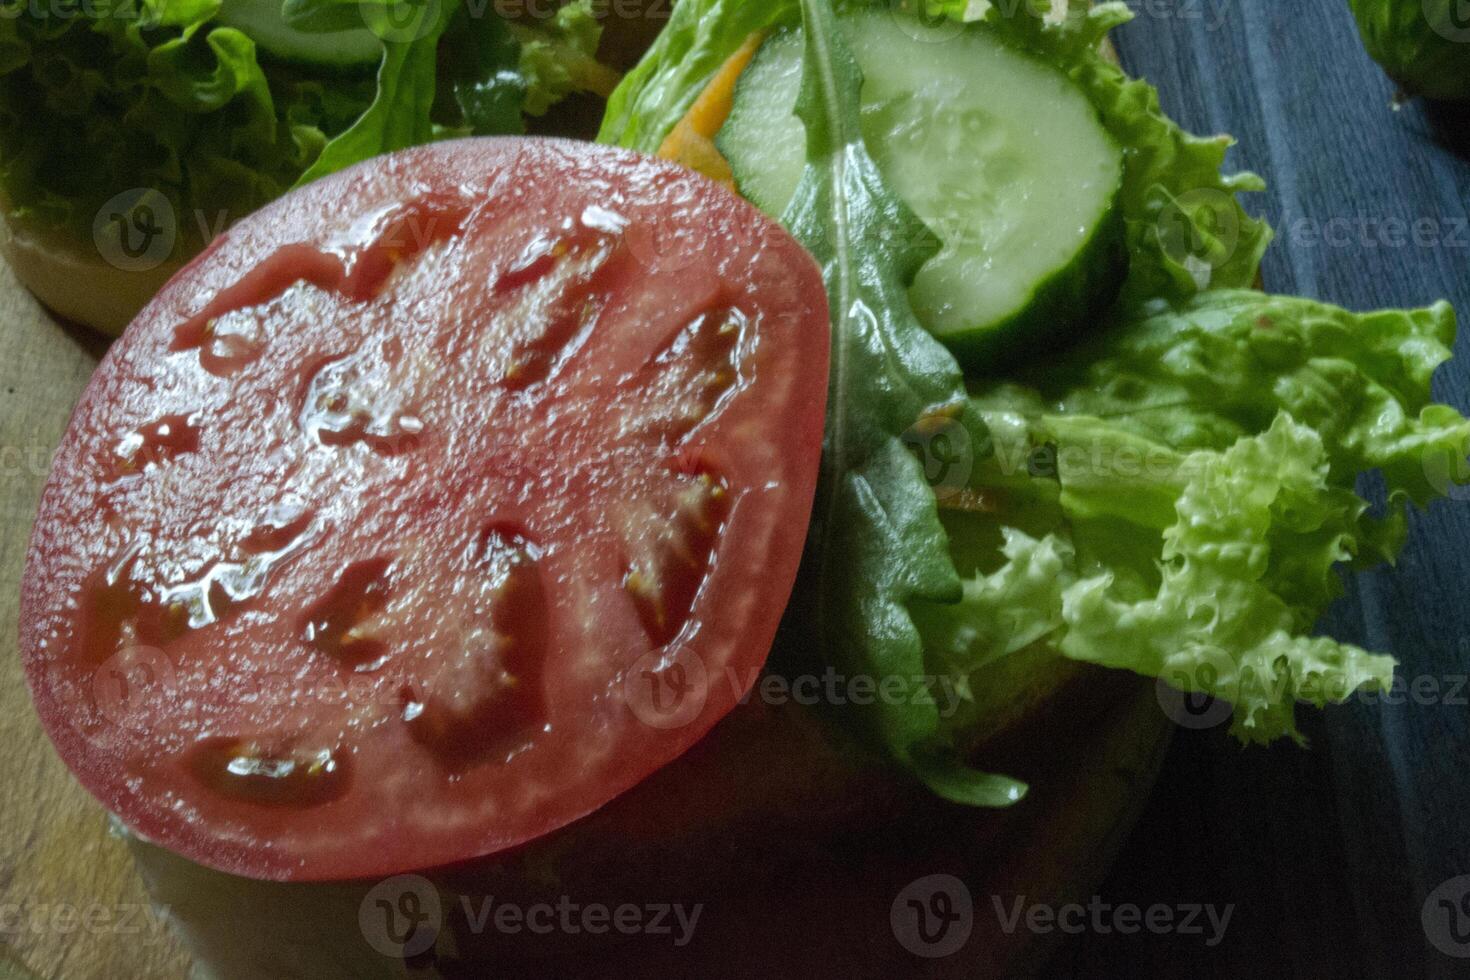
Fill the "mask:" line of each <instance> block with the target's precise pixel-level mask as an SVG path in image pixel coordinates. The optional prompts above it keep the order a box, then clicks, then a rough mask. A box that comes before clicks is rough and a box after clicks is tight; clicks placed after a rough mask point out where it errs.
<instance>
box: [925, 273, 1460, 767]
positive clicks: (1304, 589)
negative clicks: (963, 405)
mask: <svg viewBox="0 0 1470 980" xmlns="http://www.w3.org/2000/svg"><path fill="white" fill-rule="evenodd" d="M1453 333H1454V318H1453V314H1452V312H1451V311H1450V310H1449V308H1448V307H1447V306H1446V305H1444V304H1440V305H1438V306H1435V307H1432V308H1430V309H1426V310H1417V311H1404V312H1398V311H1384V312H1378V313H1369V314H1361V315H1358V314H1352V313H1348V312H1346V311H1343V310H1340V309H1337V308H1334V307H1331V306H1327V305H1324V304H1320V303H1315V302H1312V301H1309V300H1304V299H1294V298H1287V297H1272V296H1266V295H1263V294H1260V293H1256V292H1250V291H1244V290H1235V291H1223V292H1217V293H1206V294H1203V295H1201V296H1199V297H1197V298H1195V299H1194V300H1192V301H1190V302H1187V303H1185V304H1182V305H1180V306H1178V307H1170V306H1169V305H1168V304H1163V303H1157V304H1153V305H1151V306H1150V307H1148V308H1146V309H1145V310H1143V311H1141V312H1140V313H1138V314H1136V315H1134V316H1131V317H1128V318H1126V319H1124V320H1122V321H1121V322H1119V323H1117V324H1115V325H1113V326H1112V327H1111V328H1110V329H1109V330H1107V331H1106V332H1104V333H1103V334H1102V335H1100V336H1098V337H1097V338H1095V339H1094V340H1092V341H1091V342H1089V343H1088V344H1087V345H1085V346H1083V347H1080V348H1077V349H1074V350H1072V351H1070V352H1068V353H1066V354H1065V355H1063V356H1062V357H1061V358H1059V359H1058V360H1057V361H1055V362H1052V363H1050V364H1048V365H1045V366H1037V367H1036V368H1034V369H1033V370H1031V371H1030V372H1022V373H1020V374H1018V375H1016V376H1015V377H1013V378H1010V379H1007V380H1006V381H1004V382H1002V381H996V382H992V383H989V384H987V385H985V386H982V387H981V388H980V389H979V390H978V391H977V393H976V402H975V405H976V408H977V410H978V411H980V413H981V414H982V415H983V416H984V417H985V418H986V420H987V422H988V423H989V424H990V431H991V433H992V435H993V439H994V447H995V451H994V453H993V454H992V455H991V456H990V457H989V458H987V459H985V460H983V461H981V462H980V463H979V465H977V467H976V470H975V473H974V476H973V478H972V480H971V483H970V486H969V490H970V491H971V494H972V497H971V498H970V499H979V500H981V501H983V502H984V506H983V507H981V508H977V509H974V510H972V511H970V512H964V513H962V512H957V511H956V512H951V513H948V514H946V515H945V519H946V523H947V525H948V526H949V527H950V530H951V531H952V538H953V540H955V541H956V545H955V546H954V547H955V548H956V549H960V548H962V547H968V548H969V549H970V553H969V554H966V555H964V556H963V559H962V560H963V561H965V563H966V564H967V565H969V566H970V567H972V568H973V569H974V571H973V574H972V576H971V578H970V580H969V581H967V582H966V584H965V588H964V591H965V596H964V599H963V600H962V601H961V602H960V603H959V604H958V605H948V606H946V605H942V604H934V603H930V604H926V605H924V606H922V608H920V609H918V610H917V611H916V618H917V621H918V622H919V624H920V627H921V631H922V633H923V635H924V639H925V645H926V649H927V650H928V652H929V656H930V658H931V662H932V663H934V664H936V665H938V666H939V667H940V668H941V669H943V670H946V671H947V672H950V673H951V674H952V675H953V676H955V677H957V678H959V679H961V680H963V682H964V686H962V687H961V689H980V688H983V687H984V686H985V685H986V684H987V683H988V682H989V681H988V677H989V672H991V671H993V670H994V667H995V665H996V664H997V663H998V662H1000V661H1001V660H1002V659H1003V658H1006V657H1010V656H1014V655H1015V654H1017V653H1018V652H1019V651H1020V650H1022V649H1028V650H1033V651H1034V650H1037V649H1042V650H1046V651H1050V652H1051V653H1053V654H1059V655H1062V656H1066V657H1068V658H1071V659H1074V660H1079V661H1085V662H1090V663H1097V664H1103V665H1105V666H1109V667H1116V668H1123V669H1128V670H1132V671H1135V672H1137V673H1140V674H1145V675H1149V676H1156V677H1162V678H1164V679H1165V680H1167V681H1169V682H1170V683H1171V684H1173V685H1174V686H1176V687H1179V688H1181V689H1185V690H1189V691H1193V692H1197V693H1206V694H1212V695H1216V696H1219V697H1221V698H1223V699H1224V700H1227V701H1229V702H1231V703H1232V704H1233V705H1234V708H1235V711H1234V715H1233V730H1234V731H1235V733H1236V735H1238V736H1239V737H1240V738H1241V739H1243V740H1246V741H1251V742H1267V741H1271V740H1273V739H1276V738H1280V737H1284V736H1285V737H1292V738H1299V737H1300V736H1299V733H1298V731H1297V728H1296V725H1295V719H1294V712H1293V707H1294V705H1295V703H1296V702H1297V701H1304V702H1307V703H1311V704H1315V705H1318V706H1322V705H1326V704H1329V703H1334V702H1340V701H1342V700H1345V699H1346V698H1347V697H1349V696H1350V695H1351V694H1352V693H1353V692H1354V691H1356V690H1358V689H1359V688H1362V687H1368V688H1374V687H1386V686H1387V685H1388V684H1389V683H1390V681H1391V679H1392V671H1393V662H1392V660H1391V659H1389V658H1387V657H1382V656H1376V655H1373V654H1370V653H1368V652H1366V651H1363V650H1361V649H1359V648H1357V647H1354V646H1351V645H1349V644H1342V643H1338V642H1336V641H1334V640H1331V639H1328V638H1324V637H1313V636H1310V635H1309V631H1310V630H1311V629H1312V627H1313V625H1314V623H1315V622H1316V621H1317V620H1318V619H1319V618H1320V616H1321V614H1322V613H1323V612H1324V611H1325V609H1326V607H1327V605H1328V604H1329V603H1330V602H1331V601H1332V600H1333V599H1334V598H1336V597H1337V596H1338V595H1339V594H1340V593H1341V591H1342V582H1341V579H1340V577H1339V571H1338V570H1339V567H1340V566H1342V565H1343V564H1345V563H1354V564H1357V565H1359V566H1365V565H1371V564H1376V563H1379V562H1383V561H1392V560H1393V558H1394V556H1395V555H1396V554H1397V552H1398V550H1399V548H1400V547H1401V545H1402V542H1403V533H1404V519H1405V515H1404V511H1405V509H1406V504H1407V503H1408V502H1409V501H1413V502H1416V503H1419V504H1423V503H1426V502H1427V501H1428V500H1429V499H1430V498H1432V497H1433V496H1434V495H1436V494H1442V493H1444V492H1446V491H1447V490H1448V489H1449V479H1448V477H1449V474H1451V473H1453V472H1459V471H1460V468H1459V467H1458V466H1455V467H1452V466H1451V465H1450V462H1451V461H1455V462H1456V463H1458V462H1459V461H1463V460H1464V458H1465V456H1466V453H1467V452H1470V422H1467V421H1466V420H1465V419H1464V418H1462V417H1461V416H1460V415H1459V414H1458V413H1457V412H1455V411H1454V410H1453V409H1451V408H1448V407H1446V406H1443V405H1436V404H1433V402H1432V399H1431V395H1430V378H1431V376H1432V374H1433V372H1434V370H1435V368H1436V367H1437V366H1438V365H1439V364H1441V363H1442V362H1443V361H1445V360H1446V359H1447V358H1448V356H1449V344H1450V342H1451V341H1452V339H1453ZM1369 469H1376V470H1380V471H1381V472H1382V473H1383V475H1384V480H1385V482H1386V484H1387V488H1388V500H1389V506H1388V508H1387V510H1386V511H1385V512H1384V513H1383V514H1381V515H1375V514H1373V513H1372V512H1370V509H1369V507H1368V504H1367V502H1366V501H1364V500H1362V499H1361V498H1359V496H1358V495H1357V494H1356V492H1355V491H1354V482H1355V480H1356V478H1357V476H1358V475H1359V473H1360V472H1362V471H1365V470H1369ZM977 542H984V543H986V544H985V545H984V546H981V547H977ZM957 553H958V552H957ZM981 721H982V719H980V718H978V717H977V716H976V713H975V712H974V711H969V712H966V711H963V710H962V711H961V712H959V713H958V714H957V715H956V716H955V718H954V719H953V724H954V726H955V731H954V732H953V733H952V738H954V739H956V740H958V741H963V740H964V737H965V730H966V729H967V728H969V727H973V726H975V725H977V724H980V723H981Z"/></svg>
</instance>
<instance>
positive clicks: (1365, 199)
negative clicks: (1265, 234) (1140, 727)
mask: <svg viewBox="0 0 1470 980" xmlns="http://www.w3.org/2000/svg"><path fill="white" fill-rule="evenodd" d="M1130 6H1131V7H1133V9H1134V10H1135V12H1136V13H1137V18H1136V20H1135V21H1134V22H1133V23H1132V24H1130V25H1129V26H1127V27H1125V28H1124V29H1123V30H1122V31H1121V32H1120V35H1119V38H1118V47H1119V49H1120V52H1121V54H1122V59H1123V63H1124V64H1125V65H1126V66H1127V68H1128V69H1129V71H1130V72H1132V73H1133V74H1135V75H1140V76H1143V77H1146V78H1148V79H1149V80H1150V81H1152V82H1154V83H1155V84H1156V85H1157V86H1158V87H1159V88H1160V90H1161V92H1162V98H1163V105H1164V108H1165V109H1166V111H1168V112H1169V113H1171V114H1172V115H1173V116H1174V117H1175V118H1177V119H1180V120H1181V121H1182V122H1183V123H1184V124H1185V125H1187V126H1189V127H1191V128H1193V129H1195V130H1197V131H1201V132H1228V133H1232V134H1234V135H1235V136H1236V137H1237V138H1238V139H1239V141H1240V142H1239V145H1238V146H1237V147H1236V148H1235V150H1234V151H1233V154H1232V162H1233V164H1234V165H1236V166H1237V167H1240V168H1246V169H1250V170H1254V171H1256V172H1257V173H1260V174H1261V175H1262V176H1264V177H1265V178H1266V179H1267V181H1268V183H1269V184H1270V188H1269V190H1268V192H1267V193H1266V194H1263V195H1253V196H1252V197H1253V199H1252V200H1251V201H1250V202H1249V204H1248V207H1249V209H1250V210H1251V211H1253V212H1254V213H1259V214H1263V215H1265V216H1266V217H1267V218H1268V219H1269V220H1270V221H1271V223H1272V224H1273V225H1275V226H1276V229H1277V235H1278V237H1277V241H1276V243H1275V245H1273V247H1272V249H1271V251H1270V253H1269V254H1268V256H1267V259H1266V264H1265V269H1264V280H1265V286H1266V288H1267V289H1268V290H1270V291H1272V292H1282V293H1296V294H1300V295H1304V296H1311V297H1314V298H1318V299H1323V300H1328V301H1331V302H1334V303H1337V304H1340V305H1342V306H1346V307H1349V308H1351V309H1358V310H1366V309H1372V308H1376V307H1382V306H1413V305H1420V304H1426V303H1429V302H1431V301H1433V300H1436V299H1439V298H1441V297H1445V298H1448V299H1450V300H1451V301H1452V302H1454V303H1455V305H1456V307H1457V308H1458V309H1459V310H1460V311H1461V313H1462V318H1463V320H1464V323H1463V324H1462V335H1461V337H1460V339H1459V343H1458V344H1457V345H1456V350H1457V360H1456V361H1455V362H1454V363H1453V364H1452V365H1450V366H1448V367H1446V368H1444V369H1442V370H1441V372H1440V374H1439V375H1438V377H1437V379H1436V382H1437V383H1436V394H1437V396H1438V397H1439V398H1440V399H1441V400H1443V401H1446V402H1448V403H1450V404H1452V405H1454V406H1456V407H1457V408H1459V409H1460V410H1461V411H1465V410H1467V409H1470V219H1467V211H1470V150H1467V143H1470V140H1467V139H1466V137H1465V134H1466V133H1467V132H1470V125H1467V116H1470V112H1465V111H1463V110H1462V111H1460V112H1459V113H1458V116H1459V118H1456V116H1457V113H1456V112H1452V111H1435V110H1431V109H1430V108H1429V107H1426V106H1422V105H1409V106H1407V107H1404V108H1402V109H1399V110H1396V109H1395V108H1394V106H1393V96H1394V89H1393V85H1392V84H1391V83H1390V82H1389V81H1388V80H1387V79H1386V78H1384V76H1383V75H1382V73H1381V72H1380V71H1379V69H1378V68H1377V66H1376V65H1374V64H1373V63H1372V62H1371V61H1370V60H1369V59H1368V57H1367V55H1366V54H1365V53H1364V51H1363V49H1362V47H1361V44H1360V42H1359V39H1358V36H1357V33H1356V30H1355V28H1354V25H1353V22H1352V17H1351V15H1350V14H1349V11H1348V8H1347V2H1346V0H1287V2H1283V0H1158V2H1155V0H1137V2H1133V3H1130ZM1416 222H1418V223H1420V224H1419V226H1418V227H1419V231H1420V234H1418V235H1417V238H1416V235H1415V233H1414V228H1415V223H1416ZM1366 486H1367V487H1368V488H1369V489H1370V490H1371V489H1372V487H1373V481H1372V480H1371V479H1370V480H1368V481H1367V483H1366ZM1411 528H1412V530H1411V534H1410V538H1409V544H1408V548H1407V551H1406V552H1405V554H1404V557H1403V560H1402V561H1401V563H1400V565H1399V567H1398V568H1397V569H1396V570H1393V571H1383V572H1377V573H1373V574H1369V575H1364V576H1359V577H1357V578H1356V579H1355V580H1354V581H1352V582H1351V583H1350V584H1349V587H1348V595H1347V596H1346V597H1345V598H1344V599H1342V600H1341V601H1340V602H1339V603H1338V604H1337V605H1336V606H1335V608H1334V609H1333V610H1332V613H1331V615H1330V616H1329V617H1328V618H1327V619H1326V620H1325V622H1324V623H1323V629H1324V630H1325V631H1326V632H1328V633H1330V634H1331V635H1333V636H1336V637H1338V638H1340V639H1344V640H1351V641H1354V642H1357V643H1360V644H1363V645H1365V646H1367V647H1369V648H1371V649H1375V650H1383V651H1389V652H1392V653H1393V654H1394V656H1396V657H1397V658H1398V659H1399V660H1400V662H1401V663H1402V668H1401V670H1402V673H1403V674H1404V675H1405V676H1406V678H1409V679H1414V678H1425V680H1421V681H1420V683H1421V685H1422V687H1421V693H1422V694H1425V695H1427V696H1421V697H1413V696H1410V695H1408V694H1406V695H1405V697H1404V698H1403V699H1402V701H1403V703H1399V704H1385V703H1353V704H1349V705H1345V706H1341V707H1337V708H1333V709H1329V710H1328V711H1327V712H1326V713H1325V714H1322V715H1316V714H1315V713H1310V712H1303V713H1302V714H1303V720H1304V722H1305V724H1304V726H1303V727H1304V731H1305V732H1306V733H1307V735H1308V737H1309V738H1310V739H1311V748H1310V749H1309V750H1307V751H1302V750H1299V749H1297V748H1295V747H1292V746H1281V747H1275V748H1272V749H1269V750H1261V749H1251V750H1244V749H1241V748H1239V747H1238V746H1236V745H1235V744H1234V742H1233V741H1232V740H1230V739H1229V738H1228V737H1227V736H1226V735H1225V733H1224V731H1223V729H1222V728H1217V729H1213V730H1208V731H1201V732H1183V731H1182V732H1180V733H1179V736H1178V738H1177V739H1176V741H1175V743H1174V746H1173V748H1172V750H1171V752H1170V755H1169V758H1168V760H1167V762H1166V763H1165V771H1164V774H1163V777H1162V778H1161V780H1160V782H1159V784H1158V786H1157V788H1156V790H1155V792H1154V795H1153V797H1152V799H1151V801H1150V804H1149V807H1148V809H1147V811H1146V813H1145V815H1144V817H1143V819H1142V820H1141V822H1140V824H1139V826H1138V828H1137V830H1136V832H1135V833H1134V834H1133V836H1132V838H1131V840H1130V842H1129V843H1128V845H1127V846H1126V847H1125V849H1124V851H1123V853H1122V854H1121V856H1120V858H1119V860H1118V863H1117V865H1116V867H1115V869H1114V871H1113V874H1112V876H1111V878H1110V879H1109V880H1108V881H1107V883H1106V884H1105V885H1104V886H1103V887H1102V888H1101V889H1100V898H1101V899H1102V900H1104V901H1107V902H1111V903H1115V904H1116V903H1124V902H1132V903H1135V904H1138V905H1140V906H1148V905H1150V904H1153V903H1156V902H1163V903H1190V902H1200V903H1203V902H1215V903H1219V904H1223V903H1234V904H1235V909H1234V912H1233V917H1232V918H1231V920H1230V923H1229V926H1228V929H1227V931H1226V936H1225V939H1224V941H1223V942H1221V943H1219V944H1218V945H1216V946H1215V947H1213V948H1209V947H1207V946H1206V945H1205V944H1204V942H1203V941H1202V938H1201V937H1199V936H1179V935H1149V934H1139V935H1132V936H1120V935H1116V934H1113V935H1099V934H1095V933H1089V934H1085V935H1083V936H1080V937H1078V938H1077V939H1075V940H1072V941H1070V942H1069V944H1068V945H1067V946H1065V947H1064V948H1063V950H1062V951H1061V953H1060V955H1059V956H1058V958H1057V959H1056V960H1055V961H1054V962H1053V964H1052V967H1051V971H1050V972H1051V974H1052V975H1055V976H1057V977H1087V978H1093V977H1134V978H1144V977H1191V978H1214V977H1221V978H1224V977H1230V978H1236V977H1246V976H1264V977H1278V976H1279V977H1293V978H1315V977H1330V978H1336V980H1345V978H1358V977H1363V978H1379V977H1463V976H1470V959H1456V958H1451V957H1449V956H1446V955H1444V954H1443V953H1441V952H1439V951H1438V950H1437V949H1436V948H1435V947H1434V946H1433V945H1431V944H1430V942H1429V941H1428V940H1427V938H1426V933H1425V929H1424V926H1423V925H1422V924H1421V910H1422V909H1423V907H1424V904H1425V900H1426V898H1427V897H1428V896H1429V895H1430V893H1431V892H1433V891H1434V889H1435V888H1436V887H1437V886H1439V885H1441V884H1442V883H1443V882H1445V881H1447V880H1448V879H1452V878H1455V877H1457V876H1460V875H1464V874H1470V704H1467V702H1470V689H1467V687H1466V686H1465V684H1464V678H1465V675H1466V674H1467V673H1470V495H1466V494H1463V493H1462V494H1461V495H1460V499H1457V500H1452V501H1448V502H1441V503H1439V504H1437V505H1436V506H1434V507H1433V508H1431V509H1430V510H1429V511H1428V512H1427V513H1423V514H1418V515H1415V517H1414V518H1413V520H1412V525H1411ZM1436 691H1437V693H1436ZM1457 897H1458V896H1457ZM1467 907H1470V906H1467ZM1434 914H1436V915H1439V916H1441V917H1443V916H1445V915H1447V914H1448V913H1447V912H1445V911H1444V910H1442V909H1436V910H1435V912H1434ZM1441 921H1443V922H1445V924H1446V925H1447V924H1448V923H1447V920H1444V919H1443V918H1442V919H1441ZM1460 924H1461V926H1462V928H1464V929H1465V930H1467V932H1470V916H1464V917H1462V919H1461V923H1460ZM1465 952H1466V954H1467V955H1470V944H1467V947H1466V949H1465Z"/></svg>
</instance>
